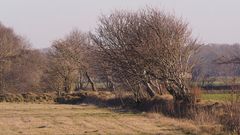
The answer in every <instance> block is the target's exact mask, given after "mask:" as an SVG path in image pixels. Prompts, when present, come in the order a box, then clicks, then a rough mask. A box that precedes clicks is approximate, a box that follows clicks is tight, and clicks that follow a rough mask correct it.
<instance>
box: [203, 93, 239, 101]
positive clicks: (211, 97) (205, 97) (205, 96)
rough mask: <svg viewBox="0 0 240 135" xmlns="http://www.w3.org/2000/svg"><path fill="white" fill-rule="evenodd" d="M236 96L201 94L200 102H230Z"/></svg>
mask: <svg viewBox="0 0 240 135" xmlns="http://www.w3.org/2000/svg"><path fill="white" fill-rule="evenodd" d="M236 97H237V96H236V94H227V93H225V94H209V93H206V94H202V95H201V98H202V100H215V101H231V100H233V99H236Z"/></svg>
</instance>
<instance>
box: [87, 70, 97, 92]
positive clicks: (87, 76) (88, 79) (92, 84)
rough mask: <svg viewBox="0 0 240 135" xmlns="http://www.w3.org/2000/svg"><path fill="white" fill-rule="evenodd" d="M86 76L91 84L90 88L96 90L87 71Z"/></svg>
mask: <svg viewBox="0 0 240 135" xmlns="http://www.w3.org/2000/svg"><path fill="white" fill-rule="evenodd" d="M86 77H87V79H88V82H89V83H90V84H91V87H92V90H93V91H96V88H95V85H94V82H93V80H92V79H91V78H90V76H89V75H88V72H86Z"/></svg>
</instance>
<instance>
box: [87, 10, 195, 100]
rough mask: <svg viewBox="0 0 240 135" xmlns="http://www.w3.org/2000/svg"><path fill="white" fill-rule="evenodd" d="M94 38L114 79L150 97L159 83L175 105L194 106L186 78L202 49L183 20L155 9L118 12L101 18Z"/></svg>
mask: <svg viewBox="0 0 240 135" xmlns="http://www.w3.org/2000/svg"><path fill="white" fill-rule="evenodd" d="M91 37H92V39H93V41H94V42H95V43H96V45H97V46H98V53H99V57H101V58H102V60H103V61H104V62H105V63H106V67H108V69H109V70H110V71H111V75H112V77H113V78H115V79H118V81H120V82H122V83H124V84H127V86H129V87H131V89H133V91H135V92H136V91H138V90H139V88H141V87H143V88H144V90H145V91H146V92H147V93H148V95H149V96H150V97H154V96H155V95H156V89H154V87H155V86H156V85H155V84H154V82H155V81H158V82H160V83H162V84H164V86H165V88H166V89H167V91H168V92H169V93H170V94H171V95H173V97H174V99H175V101H176V102H175V103H179V102H181V103H184V104H185V103H189V102H190V96H189V94H190V90H189V88H188V85H187V82H186V78H188V77H189V73H191V69H192V67H193V62H192V61H191V60H190V59H191V57H192V55H193V54H194V53H195V51H196V50H197V48H198V45H197V41H196V40H195V39H193V38H192V37H191V30H190V29H189V27H188V25H187V23H185V22H183V21H182V20H181V19H179V18H176V17H175V16H173V15H170V14H167V13H165V12H162V11H159V10H157V9H151V8H148V9H144V10H139V11H137V12H124V11H116V12H114V13H112V14H110V15H109V16H101V17H100V19H99V26H98V28H97V29H96V32H95V33H92V34H91Z"/></svg>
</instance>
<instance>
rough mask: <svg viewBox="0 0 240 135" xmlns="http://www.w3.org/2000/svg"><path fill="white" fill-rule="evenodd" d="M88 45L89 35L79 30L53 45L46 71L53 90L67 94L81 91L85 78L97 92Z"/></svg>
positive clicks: (46, 79) (46, 80) (47, 79)
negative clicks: (92, 75)
mask: <svg viewBox="0 0 240 135" xmlns="http://www.w3.org/2000/svg"><path fill="white" fill-rule="evenodd" d="M88 44H89V41H88V38H87V35H85V34H83V33H81V32H80V31H78V30H74V31H72V32H71V33H70V34H69V35H68V36H66V37H65V38H64V39H60V40H56V41H55V42H54V43H53V45H52V48H51V49H52V50H51V51H50V53H49V57H48V58H49V64H48V65H49V68H47V70H46V73H47V74H48V75H49V76H46V77H45V82H48V83H47V84H48V85H49V86H52V89H56V90H59V91H62V90H64V91H65V92H71V91H73V90H76V89H81V88H82V87H83V83H84V82H83V78H87V80H88V82H89V83H90V84H91V87H92V90H96V88H95V85H94V82H93V80H92V78H91V75H90V70H89V69H90V66H89V53H90V51H89V50H90V49H89V48H90V47H89V45H88ZM54 78H55V79H54ZM56 78H57V79H56ZM52 81H55V83H53V82H52ZM51 84H54V85H51Z"/></svg>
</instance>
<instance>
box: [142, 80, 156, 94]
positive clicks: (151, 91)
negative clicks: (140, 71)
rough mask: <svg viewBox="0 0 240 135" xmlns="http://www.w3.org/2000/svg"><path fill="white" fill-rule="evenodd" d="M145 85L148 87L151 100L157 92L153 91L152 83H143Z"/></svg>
mask: <svg viewBox="0 0 240 135" xmlns="http://www.w3.org/2000/svg"><path fill="white" fill-rule="evenodd" d="M143 85H144V86H145V87H146V90H147V93H148V95H149V96H150V97H151V98H152V97H154V96H155V95H156V92H155V91H154V90H153V88H152V87H151V84H150V83H148V82H145V81H143Z"/></svg>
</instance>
